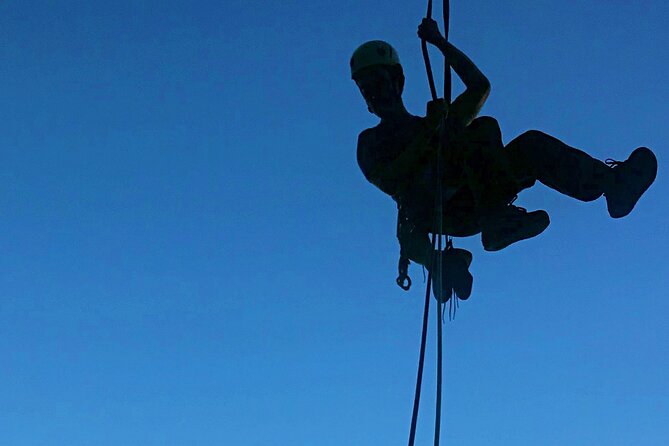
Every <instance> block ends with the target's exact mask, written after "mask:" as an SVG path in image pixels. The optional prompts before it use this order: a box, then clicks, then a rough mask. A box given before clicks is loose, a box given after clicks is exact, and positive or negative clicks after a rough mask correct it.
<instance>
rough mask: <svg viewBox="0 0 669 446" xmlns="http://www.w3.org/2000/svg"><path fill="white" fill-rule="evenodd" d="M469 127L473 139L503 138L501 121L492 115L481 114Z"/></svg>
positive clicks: (486, 140)
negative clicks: (500, 127)
mask: <svg viewBox="0 0 669 446" xmlns="http://www.w3.org/2000/svg"><path fill="white" fill-rule="evenodd" d="M467 129H468V131H469V133H470V135H471V139H472V140H473V141H481V142H496V141H501V139H502V132H501V130H500V129H499V123H498V122H497V120H496V119H495V118H493V117H492V116H480V117H478V118H476V119H474V120H473V121H472V122H471V123H470V124H469V126H467Z"/></svg>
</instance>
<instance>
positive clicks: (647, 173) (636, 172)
mask: <svg viewBox="0 0 669 446" xmlns="http://www.w3.org/2000/svg"><path fill="white" fill-rule="evenodd" d="M606 164H608V165H609V166H611V168H612V169H613V179H612V181H611V184H610V186H609V187H608V188H607V189H608V190H607V191H606V192H604V196H605V197H606V207H607V208H608V210H609V215H610V216H611V217H613V218H621V217H624V216H626V215H627V214H629V213H630V212H632V209H634V205H636V203H637V201H639V198H641V195H643V193H644V192H646V190H647V189H648V188H649V187H650V185H651V184H653V181H655V176H656V175H657V158H655V154H653V152H651V151H650V149H647V148H646V147H639V148H638V149H636V150H635V151H634V152H632V154H631V155H630V156H629V158H627V160H625V161H616V160H612V159H608V160H606Z"/></svg>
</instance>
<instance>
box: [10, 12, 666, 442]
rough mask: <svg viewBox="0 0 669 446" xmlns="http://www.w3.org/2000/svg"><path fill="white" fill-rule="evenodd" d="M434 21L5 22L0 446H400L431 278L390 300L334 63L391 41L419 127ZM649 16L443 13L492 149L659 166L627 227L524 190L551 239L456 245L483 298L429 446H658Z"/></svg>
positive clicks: (659, 269) (660, 332)
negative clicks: (427, 27)
mask: <svg viewBox="0 0 669 446" xmlns="http://www.w3.org/2000/svg"><path fill="white" fill-rule="evenodd" d="M437 3H439V2H437ZM436 8H437V10H436V13H437V14H440V11H439V7H438V5H437V6H436ZM424 11H425V4H423V2H408V1H399V0H387V1H383V2H382V1H353V0H343V1H338V2H320V1H317V0H313V1H303V0H296V1H283V2H249V1H246V0H244V1H242V0H224V1H216V2H214V1H198V2H193V1H174V0H162V1H148V0H147V1H142V2H139V1H134V2H129V1H125V0H121V1H114V2H102V1H91V0H88V1H74V0H73V1H65V2H57V1H29V0H26V1H20V2H19V1H4V2H1V3H0V104H1V106H0V443H2V444H3V445H4V444H6V445H21V446H23V445H31V446H32V445H70V446H72V445H93V444H94V445H142V446H149V445H244V446H255V445H263V446H264V445H278V446H283V445H317V446H328V445H337V446H339V445H384V446H385V445H402V444H406V440H407V436H408V430H409V421H410V416H411V405H412V401H413V387H414V382H415V375H416V362H417V357H418V347H419V336H420V325H421V312H422V302H423V285H422V279H421V277H422V274H421V271H420V269H419V268H416V267H415V266H412V269H411V271H410V272H411V275H412V277H413V279H414V283H415V285H414V288H413V289H412V291H410V292H408V293H405V292H403V291H402V290H400V289H399V288H398V287H397V286H396V285H395V283H394V279H395V275H396V263H397V254H398V245H397V241H396V240H395V234H394V229H395V228H394V226H395V207H394V203H393V202H392V200H391V199H390V198H389V197H387V196H385V195H384V194H383V193H381V192H380V191H378V190H377V189H375V188H374V187H373V186H371V185H370V184H368V183H367V182H366V181H365V179H364V177H363V176H362V174H361V173H360V171H359V169H358V166H357V164H356V157H355V145H356V140H357V134H358V133H359V132H360V131H361V130H362V129H364V128H366V127H371V126H374V125H375V124H376V122H377V120H376V118H375V117H374V116H372V115H370V114H369V113H368V112H367V110H366V107H365V105H364V102H363V100H362V98H361V97H360V95H359V93H358V91H357V89H356V87H355V85H354V84H353V82H352V81H351V80H350V78H349V73H348V61H349V57H350V55H351V53H352V51H353V50H354V49H355V48H356V47H357V46H358V45H359V44H360V43H362V42H364V41H366V40H370V39H385V40H387V41H389V42H391V43H392V44H394V45H395V47H396V48H397V49H398V51H399V53H400V57H401V58H402V61H403V64H404V68H405V73H406V76H407V85H406V89H405V102H406V104H407V107H408V108H409V110H410V111H411V112H413V113H414V114H423V113H424V110H425V103H426V101H427V100H428V99H429V90H428V87H427V81H426V78H425V73H424V68H423V65H422V59H421V55H420V43H419V40H418V38H417V37H416V28H417V25H418V24H419V23H420V20H421V18H422V15H423V14H424ZM667 23H669V4H668V3H667V2H666V1H663V0H637V1H634V2H632V1H622V0H615V1H613V0H606V1H604V0H596V1H592V0H590V1H569V2H559V1H545V0H531V1H530V0H527V1H521V0H518V1H512V2H499V1H491V0H475V1H471V0H468V1H464V0H459V1H458V0H453V1H452V13H451V41H452V42H453V43H454V44H455V45H456V46H458V47H459V48H460V49H462V50H463V51H464V52H465V53H467V54H468V55H469V56H470V57H471V58H472V59H473V60H474V62H475V63H476V64H477V65H478V66H479V68H480V69H481V70H482V71H483V72H484V73H485V74H486V75H487V76H488V78H489V79H490V81H491V82H492V93H491V95H490V98H489V100H488V103H487V105H486V106H485V107H484V109H483V114H488V115H492V116H494V117H496V118H497V119H498V120H499V122H500V125H501V128H502V132H503V137H504V141H505V142H508V141H510V140H511V139H512V138H513V137H515V136H516V135H518V134H520V133H522V132H523V131H525V130H528V129H533V128H534V129H539V130H542V131H545V132H547V133H550V134H552V135H555V136H557V137H559V138H561V139H563V140H564V141H565V142H567V143H569V144H571V145H574V146H576V147H579V148H582V149H584V150H586V151H587V152H589V153H591V154H592V155H593V156H595V157H597V158H600V159H605V158H609V157H611V158H616V159H625V158H626V157H627V156H628V154H629V153H630V152H631V151H632V150H633V149H634V148H635V147H637V146H641V145H645V146H648V147H651V148H653V149H654V150H655V152H656V154H657V156H658V159H659V164H660V168H659V174H658V178H657V181H656V183H655V184H654V186H653V187H652V188H651V189H650V190H649V191H648V193H647V195H646V196H644V197H643V198H642V200H641V201H640V203H639V204H638V206H637V208H636V209H635V210H634V212H633V213H632V214H631V215H630V216H628V217H627V218H624V219H621V220H612V219H611V218H609V217H608V214H607V213H606V206H605V202H604V200H598V201H596V202H593V203H581V202H577V201H575V200H573V199H569V198H567V197H565V196H561V195H559V194H558V193H556V192H554V191H552V190H550V189H548V188H546V187H544V186H541V185H538V186H536V187H535V188H533V189H532V190H530V191H527V192H523V194H521V196H520V198H519V201H518V203H519V204H520V205H522V206H524V207H526V208H528V209H530V210H533V209H546V210H547V211H548V212H549V213H550V215H551V221H552V223H551V226H550V227H549V228H548V229H547V230H546V231H545V232H544V233H543V234H542V235H541V236H539V237H537V238H535V239H533V240H529V241H524V242H521V243H518V244H517V245H513V246H511V247H509V248H508V249H506V250H504V251H502V252H498V253H486V252H484V251H483V249H482V248H481V246H480V240H479V238H478V237H471V238H467V239H456V240H455V244H456V246H460V247H465V248H468V249H470V250H471V251H472V252H473V253H474V263H473V264H472V268H471V269H472V272H473V274H474V275H475V283H474V291H473V296H472V297H471V299H470V300H469V301H468V302H466V303H464V304H462V305H461V306H460V310H459V312H458V314H457V318H456V320H455V321H454V322H447V323H446V325H445V330H446V331H445V336H446V345H445V370H444V379H445V387H444V425H443V431H442V432H443V444H459V445H472V446H478V445H482V446H483V445H496V446H497V445H510V446H511V445H513V446H519V445H564V444H569V445H572V446H576V445H584V446H585V445H621V446H622V445H629V446H632V445H635V446H636V445H644V446H660V445H666V444H669V423H667V420H669V386H668V385H667V381H668V378H669V324H667V316H668V314H669V300H668V299H667V297H668V294H669V293H668V291H669V266H668V263H667V260H666V259H667V252H669V234H668V229H667V221H668V220H669V210H668V208H667V202H666V196H667V194H668V193H669V184H668V182H667V174H666V171H667V164H666V160H667V153H668V152H667V150H668V144H669V126H668V125H667V116H668V114H667V104H668V103H669V88H667V85H666V79H667V73H668V72H669V61H668V57H667V56H668V55H669V31H668V28H667ZM432 55H433V61H434V63H435V64H436V65H437V66H438V65H439V64H440V60H439V58H438V54H437V53H436V52H433V53H432ZM437 71H440V70H437ZM461 89H462V86H461V84H460V83H459V82H454V92H455V93H457V92H459V91H461ZM430 321H431V326H430V329H431V330H430V333H431V334H432V333H433V332H434V329H435V325H434V318H431V319H430ZM434 362H435V361H434V345H433V343H432V342H430V343H429V345H428V359H427V366H426V376H425V389H424V399H423V402H424V404H425V405H424V411H423V412H422V413H421V417H420V420H419V422H420V428H419V432H418V443H417V444H421V445H422V444H432V443H431V432H432V423H433V417H434V413H433V412H434V410H433V404H432V403H433V397H432V395H433V393H434Z"/></svg>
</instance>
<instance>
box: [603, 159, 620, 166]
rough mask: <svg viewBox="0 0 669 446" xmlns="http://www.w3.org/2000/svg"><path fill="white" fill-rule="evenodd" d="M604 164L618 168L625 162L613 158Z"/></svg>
mask: <svg viewBox="0 0 669 446" xmlns="http://www.w3.org/2000/svg"><path fill="white" fill-rule="evenodd" d="M604 163H606V165H607V166H609V167H617V166H619V165H620V164H622V163H623V162H622V161H618V160H614V159H613V158H607V159H606V161H604Z"/></svg>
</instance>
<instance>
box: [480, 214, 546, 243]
mask: <svg viewBox="0 0 669 446" xmlns="http://www.w3.org/2000/svg"><path fill="white" fill-rule="evenodd" d="M549 224H550V219H549V218H548V213H547V212H546V211H534V212H527V211H526V210H525V209H523V208H519V207H517V206H513V205H511V204H509V205H507V206H505V207H504V208H501V209H499V210H497V211H495V212H493V213H491V214H490V215H487V216H486V218H485V219H484V220H483V222H482V224H481V228H482V230H481V242H482V243H483V249H485V250H486V251H499V250H500V249H504V248H506V247H507V246H509V245H511V244H512V243H516V242H519V241H521V240H525V239H528V238H532V237H536V236H537V235H539V234H541V233H542V232H544V229H546V228H547V227H548V225H549Z"/></svg>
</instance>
